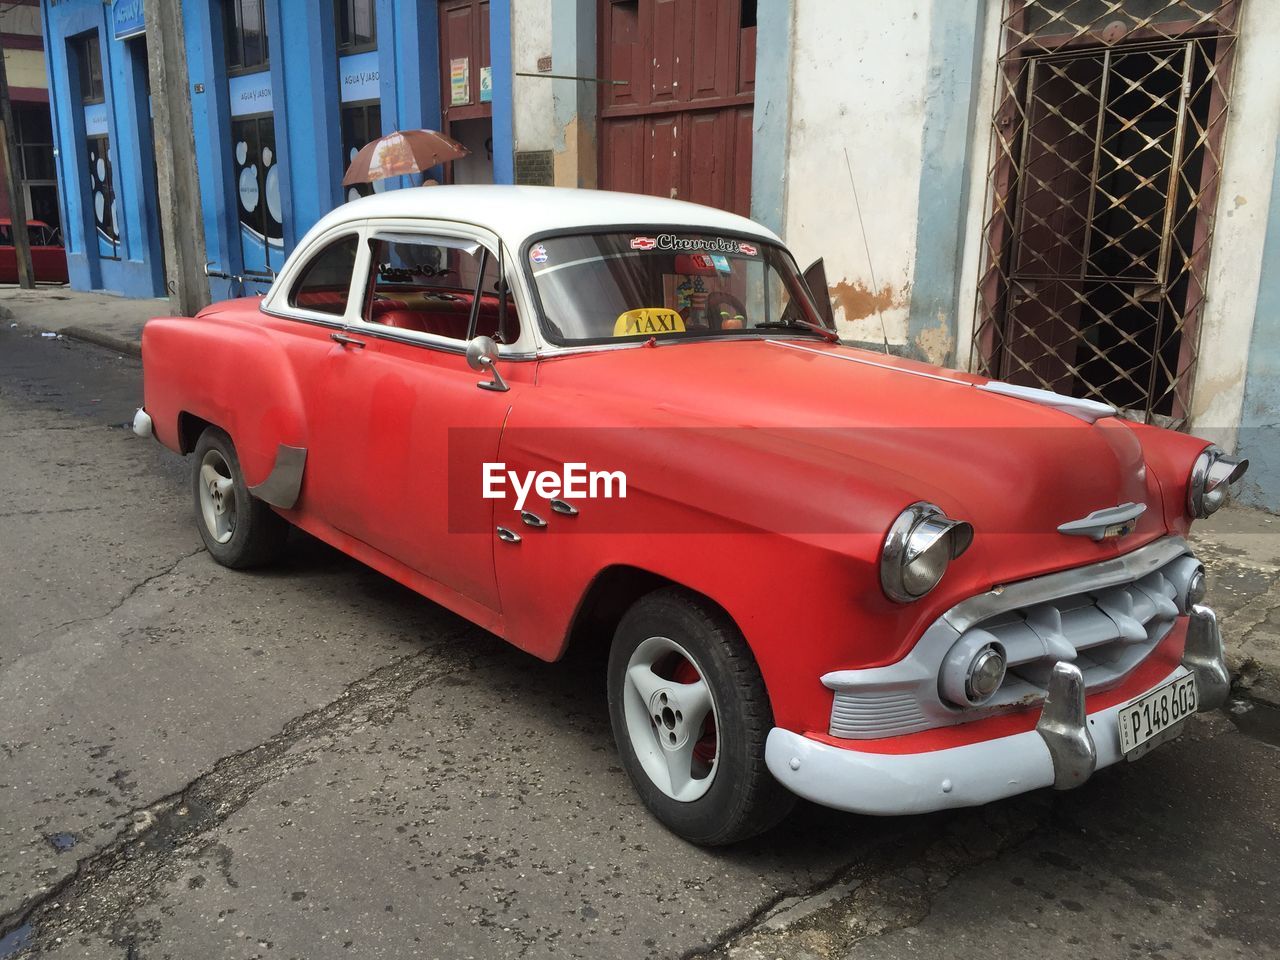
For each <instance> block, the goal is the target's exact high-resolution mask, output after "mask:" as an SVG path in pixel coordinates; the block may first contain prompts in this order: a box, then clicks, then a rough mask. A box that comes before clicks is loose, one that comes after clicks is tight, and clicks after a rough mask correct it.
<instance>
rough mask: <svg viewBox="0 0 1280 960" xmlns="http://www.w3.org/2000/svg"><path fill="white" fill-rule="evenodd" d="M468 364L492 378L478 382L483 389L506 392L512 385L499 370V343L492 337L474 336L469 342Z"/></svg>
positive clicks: (478, 385)
mask: <svg viewBox="0 0 1280 960" xmlns="http://www.w3.org/2000/svg"><path fill="white" fill-rule="evenodd" d="M467 365H468V366H469V367H471V369H472V370H475V371H477V372H478V373H488V374H490V375H492V376H493V379H492V380H482V381H480V382H479V383H477V384H476V386H477V387H479V388H480V389H481V390H497V391H500V392H503V393H505V392H506V391H508V390H510V389H511V387H510V386H508V385H507V381H505V380H503V379H502V374H500V373H499V372H498V345H497V344H496V343H494V342H493V338H492V337H473V338H472V339H471V340H470V341H469V342H468V343H467Z"/></svg>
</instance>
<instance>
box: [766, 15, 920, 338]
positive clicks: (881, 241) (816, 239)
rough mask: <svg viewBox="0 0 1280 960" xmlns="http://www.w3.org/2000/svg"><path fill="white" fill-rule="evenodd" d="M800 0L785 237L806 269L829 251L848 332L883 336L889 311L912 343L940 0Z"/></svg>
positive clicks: (894, 331) (893, 333)
mask: <svg viewBox="0 0 1280 960" xmlns="http://www.w3.org/2000/svg"><path fill="white" fill-rule="evenodd" d="M935 2H945V0H935ZM795 3H796V6H795V16H796V20H795V27H794V32H793V36H794V38H795V41H794V43H795V48H794V50H793V53H792V94H791V95H792V102H791V121H792V127H791V134H790V145H789V151H788V152H789V161H788V168H787V179H788V182H787V192H786V205H785V213H784V234H785V237H784V238H785V239H786V240H787V241H788V244H789V245H790V246H791V248H792V250H793V251H794V252H795V254H796V257H797V259H798V260H799V261H800V266H801V267H802V268H803V267H805V266H807V265H808V264H809V262H810V261H812V260H814V259H816V258H818V257H823V258H825V260H826V269H827V281H828V283H829V284H830V285H831V287H832V293H833V297H834V300H835V309H836V321H837V324H838V325H839V330H840V333H841V335H842V336H845V337H848V338H851V339H854V340H864V341H874V342H879V341H880V339H881V320H883V323H884V328H885V330H886V331H887V333H888V337H889V341H890V342H891V343H904V342H905V341H906V339H907V314H908V307H909V303H910V285H911V277H912V273H913V270H914V265H915V254H914V249H915V243H916V213H917V204H918V197H919V190H920V176H921V137H922V129H923V124H924V116H925V103H924V93H925V88H926V76H925V72H926V69H927V65H928V57H929V13H930V9H931V6H932V5H931V3H930V2H929V0H898V2H894V3H891V4H890V3H885V2H884V0H844V2H838V3H837V2H830V0H795ZM846 149H847V150H848V152H849V166H851V167H852V171H853V180H854V183H855V184H856V185H857V195H858V200H859V201H860V203H861V207H862V219H863V222H864V223H865V225H866V234H867V240H868V241H869V244H870V248H871V253H870V262H868V255H867V250H866V247H865V246H864V244H863V239H862V231H861V229H860V228H859V225H858V215H857V212H856V208H855V205H854V192H853V188H852V187H851V185H850V182H849V181H850V176H849V169H848V168H847V167H846V163H845V150H846ZM873 273H874V282H873V280H872V274H873Z"/></svg>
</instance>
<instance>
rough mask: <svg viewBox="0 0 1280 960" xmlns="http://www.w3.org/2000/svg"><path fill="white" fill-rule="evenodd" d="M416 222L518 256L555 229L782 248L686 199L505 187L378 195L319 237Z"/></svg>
mask: <svg viewBox="0 0 1280 960" xmlns="http://www.w3.org/2000/svg"><path fill="white" fill-rule="evenodd" d="M415 217H422V218H424V219H432V220H453V221H459V222H463V223H470V224H474V225H476V226H480V227H485V228H487V229H489V230H492V231H493V232H494V233H496V234H497V235H498V236H500V237H501V238H502V239H503V240H504V241H505V242H506V243H507V245H508V246H509V247H511V248H512V249H513V250H518V249H519V248H520V246H521V245H522V244H523V243H524V241H525V240H527V239H528V238H529V237H530V236H532V235H533V234H538V233H545V232H547V231H549V230H571V229H573V228H575V227H608V226H615V225H616V226H641V225H651V226H660V227H672V228H687V227H693V228H696V229H700V230H705V231H709V232H716V231H726V232H733V233H745V234H750V235H752V236H756V237H762V238H764V239H767V240H773V241H776V242H781V241H780V240H779V239H778V236H777V235H776V234H775V233H774V232H773V231H772V230H770V229H769V228H768V227H765V226H762V225H761V224H758V223H756V222H755V221H754V220H748V219H747V218H746V217H740V216H738V215H737V214H733V213H726V212H725V211H724V210H717V209H715V208H714V207H704V206H702V205H700V204H696V203H686V202H685V201H683V200H668V199H666V198H664V197H647V196H641V195H640V194H635V193H617V192H615V191H612V190H577V189H571V188H568V187H517V186H503V185H474V186H473V185H452V186H431V187H406V188H403V189H398V190H388V191H386V192H385V193H376V194H374V195H373V196H370V197H362V198H360V199H359V200H353V201H351V202H350V203H345V204H343V205H342V206H340V207H338V209H336V210H334V211H333V212H332V213H330V214H328V215H327V216H325V217H324V218H323V219H322V220H321V221H320V222H319V223H318V224H316V226H315V228H314V229H313V231H312V233H313V235H314V234H318V233H321V232H323V231H326V230H328V229H330V228H332V227H335V226H339V225H341V224H343V223H349V222H353V221H360V220H373V219H383V218H385V219H397V220H403V219H406V218H409V219H412V218H415ZM300 246H301V245H300Z"/></svg>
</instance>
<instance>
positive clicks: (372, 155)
mask: <svg viewBox="0 0 1280 960" xmlns="http://www.w3.org/2000/svg"><path fill="white" fill-rule="evenodd" d="M470 152H471V151H469V150H468V149H467V148H466V147H464V146H463V145H462V144H460V143H459V142H458V141H457V140H454V139H452V138H450V137H446V136H445V135H444V134H443V133H437V132H436V131H435V130H397V131H396V132H395V133H389V134H387V135H386V136H385V137H379V138H378V139H377V140H375V141H373V143H369V144H366V145H365V146H364V147H363V148H362V149H361V150H360V152H359V153H357V154H356V157H355V159H354V160H352V161H351V166H349V167H348V168H347V175H346V176H345V177H343V178H342V185H343V186H344V187H349V186H351V185H352V184H356V183H370V182H372V181H374V180H386V179H388V178H390V177H404V176H411V175H413V174H417V173H424V172H425V171H427V170H430V169H431V168H432V167H435V166H439V165H440V164H442V163H445V162H447V161H449V160H457V159H459V158H461V157H465V156H466V155H467V154H468V153H470Z"/></svg>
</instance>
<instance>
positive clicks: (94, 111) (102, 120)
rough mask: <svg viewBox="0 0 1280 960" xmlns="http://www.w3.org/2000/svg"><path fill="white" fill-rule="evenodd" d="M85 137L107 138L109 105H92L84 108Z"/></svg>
mask: <svg viewBox="0 0 1280 960" xmlns="http://www.w3.org/2000/svg"><path fill="white" fill-rule="evenodd" d="M84 135H85V136H86V137H105V136H106V135H107V105H106V104H105V103H91V104H89V105H88V106H87V107H85V108H84Z"/></svg>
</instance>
